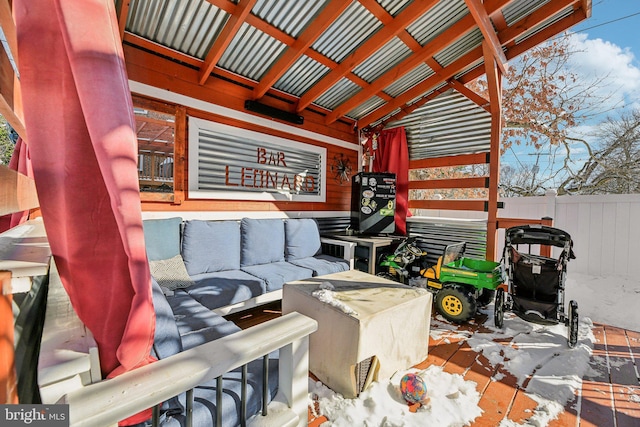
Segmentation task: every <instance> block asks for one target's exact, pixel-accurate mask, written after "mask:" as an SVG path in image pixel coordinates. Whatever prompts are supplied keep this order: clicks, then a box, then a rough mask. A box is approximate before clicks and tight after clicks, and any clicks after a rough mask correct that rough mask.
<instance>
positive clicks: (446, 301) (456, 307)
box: [442, 295, 462, 316]
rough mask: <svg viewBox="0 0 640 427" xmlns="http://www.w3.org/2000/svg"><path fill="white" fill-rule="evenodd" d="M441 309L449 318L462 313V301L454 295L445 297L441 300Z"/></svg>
mask: <svg viewBox="0 0 640 427" xmlns="http://www.w3.org/2000/svg"><path fill="white" fill-rule="evenodd" d="M442 309H443V310H444V311H445V312H446V313H447V314H448V315H450V316H459V315H460V313H462V301H460V299H458V297H456V296H454V295H447V296H445V297H444V298H443V299H442Z"/></svg>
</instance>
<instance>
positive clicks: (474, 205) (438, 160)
mask: <svg viewBox="0 0 640 427" xmlns="http://www.w3.org/2000/svg"><path fill="white" fill-rule="evenodd" d="M489 162H490V156H489V153H488V152H487V153H474V154H462V155H456V156H443V157H434V158H427V159H419V160H411V161H410V162H409V170H410V171H411V170H416V169H431V168H448V167H454V166H470V165H477V164H486V163H489ZM474 188H489V177H487V176H475V177H468V178H454V179H430V180H426V181H418V180H411V181H409V190H434V189H474ZM411 193H412V192H411V191H410V192H409V208H410V209H431V210H457V211H482V212H486V211H487V209H488V201H487V200H486V199H465V200H461V199H459V200H453V199H451V200H448V199H444V200H435V199H422V200H418V199H413V198H411V197H412V194H411Z"/></svg>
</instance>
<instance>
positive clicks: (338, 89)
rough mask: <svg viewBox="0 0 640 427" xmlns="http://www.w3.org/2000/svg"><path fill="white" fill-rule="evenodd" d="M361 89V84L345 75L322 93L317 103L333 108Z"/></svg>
mask: <svg viewBox="0 0 640 427" xmlns="http://www.w3.org/2000/svg"><path fill="white" fill-rule="evenodd" d="M361 90H362V88H361V87H360V86H358V85H357V84H355V83H354V82H352V81H351V80H349V79H347V78H345V77H343V78H341V79H340V81H338V82H337V83H336V84H334V85H333V86H331V88H330V89H329V90H327V91H326V92H325V93H323V94H322V95H320V97H319V98H318V99H317V100H316V102H315V103H316V104H317V105H319V106H321V107H324V108H327V109H329V110H333V109H334V108H335V107H336V106H337V105H340V104H342V103H343V102H344V101H345V100H347V99H349V98H351V97H352V96H353V95H355V94H356V93H358V92H360V91H361Z"/></svg>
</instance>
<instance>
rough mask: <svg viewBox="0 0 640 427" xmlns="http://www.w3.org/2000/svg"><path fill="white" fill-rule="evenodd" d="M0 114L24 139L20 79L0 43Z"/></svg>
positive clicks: (25, 132) (25, 134) (24, 130)
mask: <svg viewBox="0 0 640 427" xmlns="http://www.w3.org/2000/svg"><path fill="white" fill-rule="evenodd" d="M0 114H2V115H3V116H4V118H5V119H6V120H7V122H8V123H9V124H10V125H11V127H12V128H13V129H14V130H15V131H16V132H17V133H18V135H20V136H21V137H22V138H23V139H25V141H26V140H27V139H26V136H27V131H26V128H25V126H24V117H23V115H22V91H21V87H20V80H19V79H18V76H17V75H16V73H15V70H14V69H13V66H12V65H11V61H10V60H9V56H8V55H7V52H6V51H5V49H4V46H3V45H2V44H0Z"/></svg>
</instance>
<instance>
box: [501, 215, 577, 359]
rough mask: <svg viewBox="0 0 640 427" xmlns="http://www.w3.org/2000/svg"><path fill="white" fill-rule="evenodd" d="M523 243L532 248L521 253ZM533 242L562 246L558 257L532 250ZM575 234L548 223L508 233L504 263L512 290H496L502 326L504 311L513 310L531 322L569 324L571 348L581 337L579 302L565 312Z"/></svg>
mask: <svg viewBox="0 0 640 427" xmlns="http://www.w3.org/2000/svg"><path fill="white" fill-rule="evenodd" d="M519 245H527V246H528V251H527V252H526V253H525V252H520V251H519V250H518V249H519ZM532 245H546V246H556V247H559V248H562V252H561V253H560V256H559V257H558V259H554V258H548V257H546V256H541V255H534V254H532V253H531V248H532ZM574 258H575V255H574V253H573V241H572V240H571V236H570V235H569V234H568V233H566V232H564V231H562V230H560V229H557V228H553V227H549V226H544V225H522V226H517V227H511V228H509V229H507V230H506V233H505V246H504V266H505V272H506V274H507V277H508V286H509V291H508V293H507V294H506V295H505V292H504V289H502V288H499V289H498V290H497V291H496V297H495V298H496V299H495V312H494V321H495V325H496V327H498V328H502V326H503V319H504V312H505V311H513V312H514V313H515V314H516V315H518V317H520V318H521V319H523V320H526V321H527V322H533V323H539V324H549V325H550V324H557V323H560V322H563V323H564V324H565V325H567V327H568V342H569V347H574V346H575V345H576V342H577V340H578V303H577V302H575V301H573V300H572V301H571V302H570V303H569V312H568V313H566V312H565V303H564V290H565V280H566V276H567V263H568V262H569V260H571V259H574Z"/></svg>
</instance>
